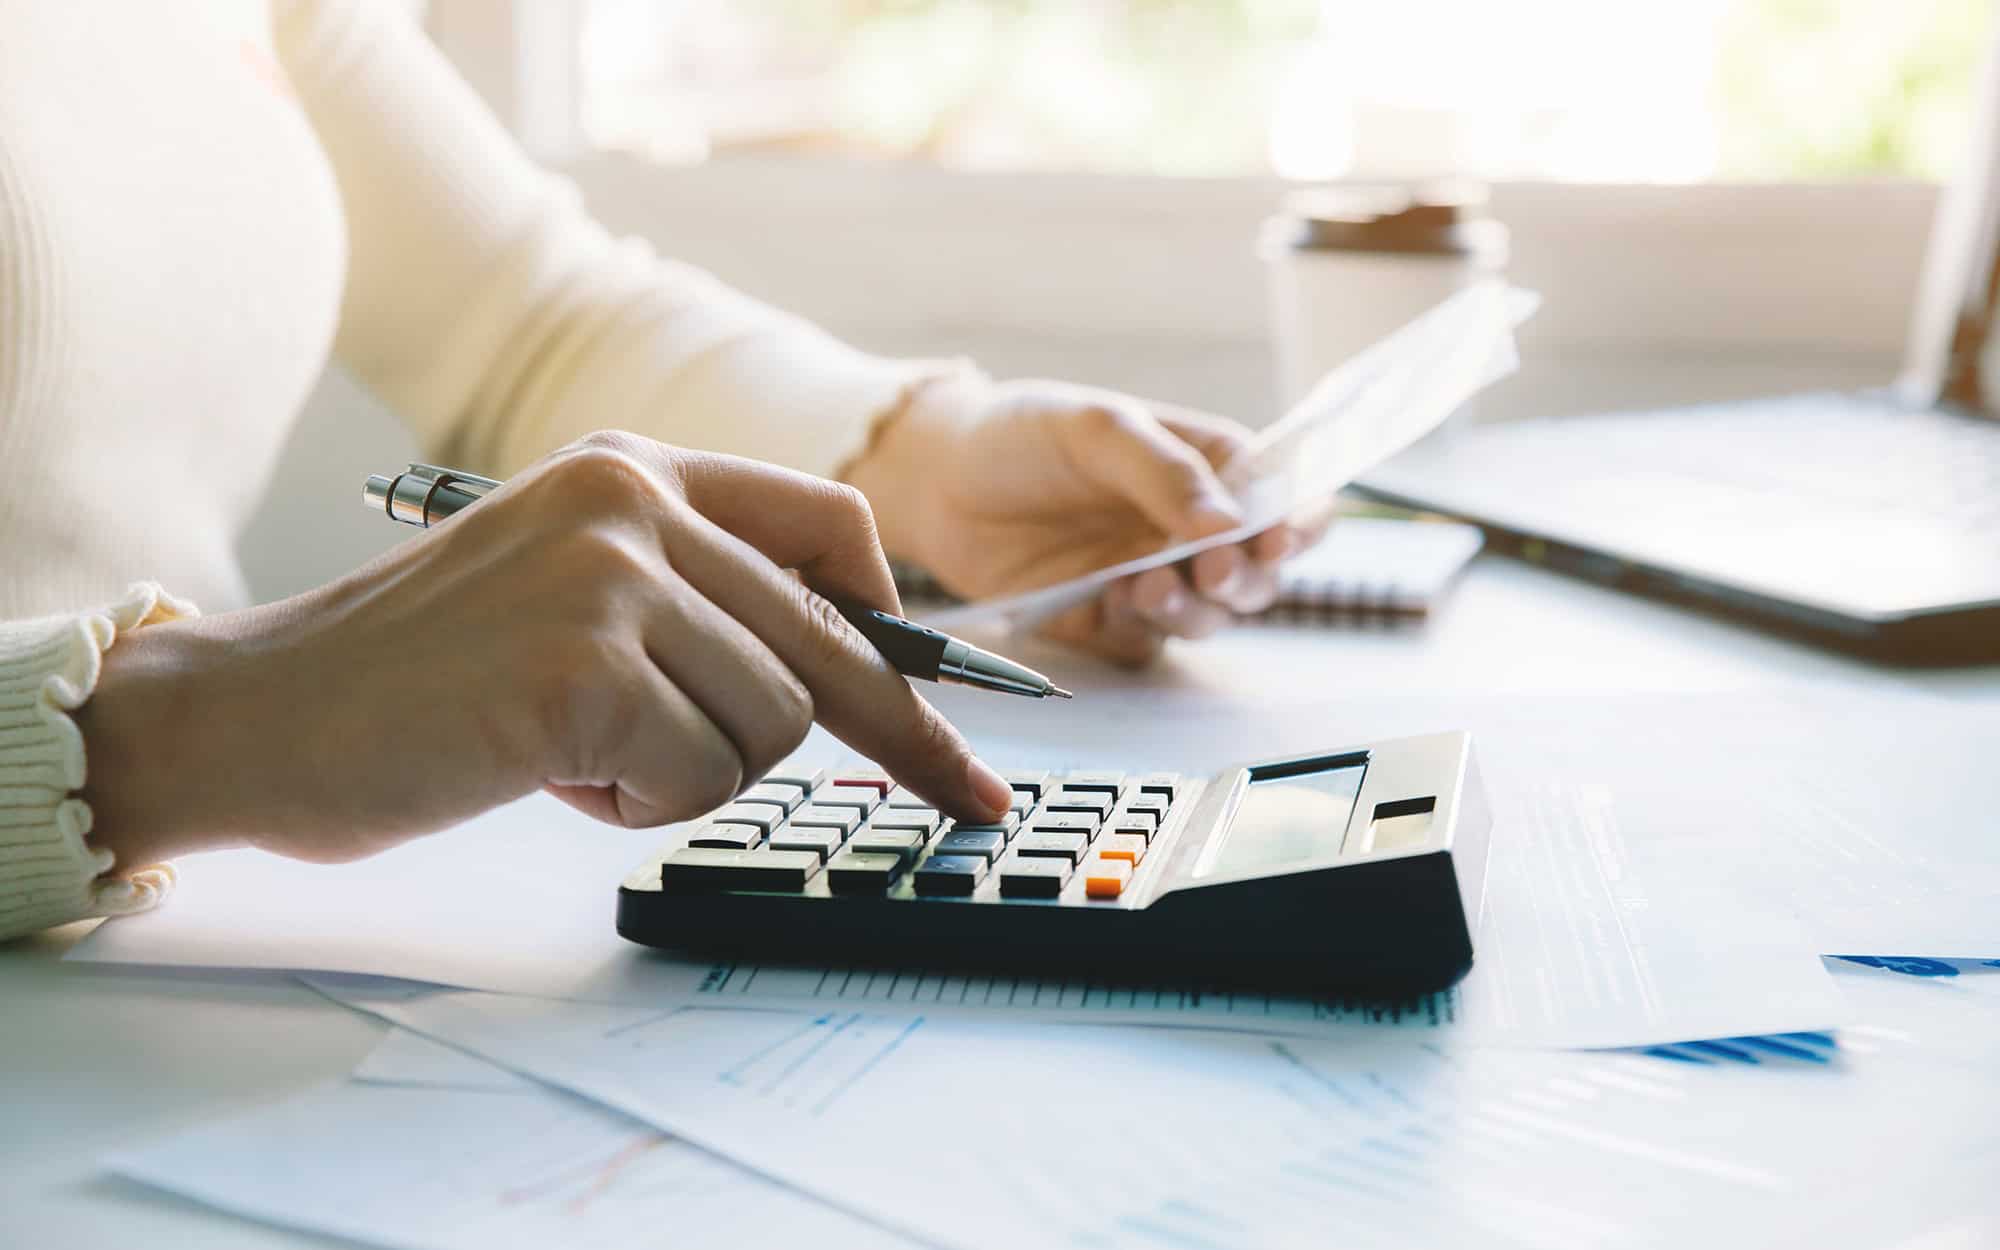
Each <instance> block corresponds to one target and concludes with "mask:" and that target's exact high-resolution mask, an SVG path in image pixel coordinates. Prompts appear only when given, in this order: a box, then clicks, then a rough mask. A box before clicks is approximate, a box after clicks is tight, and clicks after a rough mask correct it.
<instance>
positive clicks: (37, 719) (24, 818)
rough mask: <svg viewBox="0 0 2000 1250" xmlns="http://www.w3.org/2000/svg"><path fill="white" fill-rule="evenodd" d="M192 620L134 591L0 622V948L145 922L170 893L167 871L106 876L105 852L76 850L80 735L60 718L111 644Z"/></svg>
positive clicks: (165, 601)
mask: <svg viewBox="0 0 2000 1250" xmlns="http://www.w3.org/2000/svg"><path fill="white" fill-rule="evenodd" d="M193 612H194V609H193V607H192V606H190V605H188V604H185V603H181V602H179V601H177V600H175V599H173V598H171V597H169V596H168V595H167V594H166V593H165V592H163V591H162V590H161V589H160V588H159V587H158V586H155V585H152V584H151V583H141V584H139V585H136V586H134V587H132V589H131V590H129V591H127V592H126V594H125V597H124V598H123V599H121V600H119V601H118V602H117V603H114V604H111V605H109V606H107V607H104V608H100V609H97V610H96V611H92V612H84V613H80V614H77V615H73V616H49V617H42V618H39V619H37V620H31V621H6V622H0V940H4V939H6V938H10V937H15V936H18V935H20V934H23V933H29V932H32V931H34V930H36V929H44V928H47V927H49V926H50V925H57V924H63V923H66V922H68V921H71V920H81V919H84V918H86V917H89V916H116V915H123V914H125V913H128V912H135V911H144V910H146V909H147V908H149V907H152V906H154V905H155V904H157V903H158V902H159V901H160V900H161V899H162V898H164V897H166V894H167V891H168V890H170V889H172V888H173V882H174V870H173V866H172V865H170V864H153V865H150V866H145V867H141V868H138V869H135V870H131V871H127V872H124V873H122V874H121V875H119V876H116V877H111V876H106V875H105V874H107V873H109V872H110V871H111V869H112V867H113V865H112V856H111V852H109V851H107V850H103V849H101V848H97V847H93V846H91V845H90V844H89V843H88V842H87V841H86V840H85V839H86V837H87V835H88V834H89V833H90V805H89V804H87V803H85V802H84V801H83V800H82V799H81V798H79V797H77V794H76V791H78V790H80V789H82V787H83V781H84V762H85V761H84V750H83V747H84V744H83V735H82V734H81V733H80V732H78V730H77V727H76V722H75V721H74V720H72V719H71V718H70V713H71V712H73V711H75V710H76V709H77V708H79V707H81V706H83V703H84V701H85V700H86V699H88V698H90V695H91V692H92V691H93V690H95V689H96V687H97V674H98V670H99V668H100V667H101V665H102V663H103V657H104V652H105V651H106V650H108V649H109V648H110V647H111V645H112V644H113V643H114V642H116V641H117V639H118V637H119V635H121V634H124V633H126V632H128V631H130V630H133V629H137V628H139V627H140V626H142V625H150V624H152V623H154V622H155V621H165V620H172V619H174V618H175V617H179V616H188V615H192V614H193Z"/></svg>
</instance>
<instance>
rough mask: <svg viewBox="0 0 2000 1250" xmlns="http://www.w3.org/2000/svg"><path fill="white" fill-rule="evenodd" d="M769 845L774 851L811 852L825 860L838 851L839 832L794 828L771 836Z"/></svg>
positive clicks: (779, 831) (834, 830)
mask: <svg viewBox="0 0 2000 1250" xmlns="http://www.w3.org/2000/svg"><path fill="white" fill-rule="evenodd" d="M769 845H770V847H771V849H772V850H774V851H811V852H812V853H813V854H815V855H817V856H819V857H820V858H821V859H825V858H827V857H828V856H829V855H832V854H833V853H834V852H835V851H837V850H839V849H840V830H838V829H814V828H811V827H807V828H803V829H801V828H798V827H796V826H794V827H791V828H787V829H780V830H778V831H777V832H776V833H774V834H772V835H771V841H770V843H769Z"/></svg>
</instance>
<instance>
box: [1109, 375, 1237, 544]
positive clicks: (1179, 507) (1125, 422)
mask: <svg viewBox="0 0 2000 1250" xmlns="http://www.w3.org/2000/svg"><path fill="white" fill-rule="evenodd" d="M1073 429H1074V430H1075V442H1076V445H1077V447H1076V450H1077V455H1076V456H1075V461H1076V464H1077V465H1078V467H1079V468H1080V469H1081V470H1082V472H1083V473H1084V474H1085V476H1087V477H1089V478H1091V479H1092V480H1093V481H1095V482H1097V483H1098V484H1099V485H1101V486H1104V487H1106V488H1107V489H1109V490H1111V491H1113V492H1115V493H1117V494H1118V495H1119V496H1121V497H1122V498H1123V499H1125V500H1126V501H1127V502H1129V503H1130V504H1131V505H1132V506H1133V507H1135V508H1137V509H1138V510H1139V511H1140V513H1141V514H1143V515H1144V516H1145V518H1146V519H1147V520H1148V521H1151V522H1152V523H1153V524H1154V525H1156V526H1158V527H1159V528H1160V529H1161V530H1163V531H1165V532H1166V533H1167V534H1169V535H1170V536H1172V537H1174V538H1177V539H1182V540H1186V539H1191V538H1205V537H1207V536H1208V535H1210V534H1219V533H1222V532H1223V531H1225V530H1229V529H1234V528H1235V527H1236V526H1238V525H1240V524H1242V523H1243V512H1242V509H1241V508H1240V507H1239V506H1238V504H1237V503H1236V500H1235V499H1234V497H1232V496H1231V495H1230V493H1229V490H1228V488H1227V487H1225V486H1224V485H1223V484H1222V480H1221V479H1220V478H1218V477H1217V476H1216V475H1215V469H1214V468H1213V467H1212V466H1211V465H1210V464H1209V462H1208V458H1207V457H1206V456H1204V455H1202V453H1201V452H1200V451H1199V450H1198V449H1196V448H1195V447H1194V446H1193V445H1192V444H1190V443H1188V442H1187V441H1186V440H1185V439H1183V438H1181V437H1180V436H1179V435H1177V434H1175V433H1174V432H1173V431H1172V430H1169V429H1168V428H1167V427H1166V426H1164V425H1162V424H1160V422H1159V420H1158V419H1157V418H1156V417H1154V416H1153V414H1152V413H1150V412H1148V411H1146V410H1145V409H1144V408H1142V407H1140V406H1139V405H1137V404H1121V403H1108V402H1107V403H1099V404H1097V405H1094V406H1092V407H1090V408H1087V409H1085V410H1084V411H1083V413H1082V415H1081V419H1080V420H1078V421H1076V422H1075V423H1074V425H1073Z"/></svg>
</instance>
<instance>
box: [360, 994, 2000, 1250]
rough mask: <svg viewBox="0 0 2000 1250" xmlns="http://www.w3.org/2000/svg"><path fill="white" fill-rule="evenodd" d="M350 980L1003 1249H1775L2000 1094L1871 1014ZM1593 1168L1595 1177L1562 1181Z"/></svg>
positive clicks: (639, 1104) (677, 1127)
mask: <svg viewBox="0 0 2000 1250" xmlns="http://www.w3.org/2000/svg"><path fill="white" fill-rule="evenodd" d="M1892 988H1895V987H1892ZM330 992H334V993H336V995H340V994H341V991H340V990H339V988H338V987H331V989H330ZM344 997H345V998H346V999H347V1000H348V1001H352V1002H353V1003H354V1005H357V1006H360V1007H362V1008H363V1009H366V1010H376V1011H378V1012H379V1013H380V1014H383V1015H385V1016H387V1017H388V1018H390V1019H392V1020H395V1021H397V1022H398V1023H401V1024H404V1025H406V1026H408V1027H412V1028H416V1029H419V1030H421V1031H425V1032H428V1033H430V1034H432V1035H434V1036H436V1037H439V1038H442V1039H445V1040H448V1041H450V1042H452V1043H453V1044H454V1045H458V1046H462V1047H465V1048H468V1049H471V1050H473V1051H476V1052H477V1053H480V1054H482V1055H484V1056H486V1057H488V1058H490V1059H492V1060H494V1061H496V1062H499V1063H503V1064H505V1065H507V1066H510V1067H513V1068H516V1069H518V1070H521V1071H527V1072H532V1073H534V1074H535V1075H536V1076H537V1077H538V1078H539V1079H542V1080H545V1081H549V1082H551V1083H554V1084H557V1085H559V1086H562V1087H564V1088H568V1089H571V1090H574V1091H576V1092H579V1093H582V1094H584V1095H586V1096H588V1097H591V1098H593V1099H596V1100H599V1101H602V1102H605V1103H607V1104H609V1105H612V1106H615V1107H617V1108H619V1109H620V1110H622V1111H625V1112H626V1113H628V1114H631V1115H633V1116H635V1117H638V1118H642V1119H645V1120H648V1121H649V1122H651V1123H654V1124H656V1125H658V1126H659V1127H661V1128H664V1129H667V1130H669V1131H672V1132H675V1133H678V1134H680V1135H682V1136H685V1137H686V1138H687V1139H688V1140H690V1141H693V1142H695V1143H698V1144H700V1145H702V1146H704V1147H706V1148H708V1149H711V1150H714V1151H716V1152H717V1153H719V1154H723V1155H726V1156H728V1157H731V1158H737V1159H742V1160H745V1161H751V1162H754V1163H755V1165H756V1166H757V1167H758V1168H759V1169H760V1170H762V1171H764V1172H766V1173H768V1174H769V1175H772V1176H774V1177H777V1178H779V1179H781V1180H784V1181H786V1182H789V1183H791V1184H794V1185H797V1186H799V1187H800V1188H802V1189H804V1190H806V1191H808V1192H810V1193H812V1194H813V1195H815V1196H816V1197H819V1198H821V1199H823V1200H825V1201H827V1202H831V1203H835V1204H838V1205H842V1206H846V1207H848V1208H849V1209H850V1210H852V1211H854V1212H855V1213H857V1214H860V1215H863V1216H865V1217H868V1218H872V1219H875V1220H878V1221H882V1222H886V1223H891V1224H893V1225H895V1226H896V1227H898V1228H900V1229H902V1230H903V1231H906V1232H908V1233H910V1234H911V1235H914V1236H917V1237H920V1238H923V1239H926V1240H932V1241H936V1242H939V1243H942V1244H949V1245H959V1246H967V1247H978V1248H982V1250H983V1248H984V1247H988V1246H996V1247H997V1246H1015V1245H1022V1244H1050V1243H1055V1242H1059V1241H1061V1242H1067V1241H1075V1240H1078V1239H1081V1240H1082V1241H1083V1242H1085V1243H1087V1244H1092V1245H1103V1246H1114V1247H1118V1246H1131V1247H1140V1246H1157V1245H1160V1244H1182V1245H1196V1246H1200V1245H1216V1246H1223V1245H1228V1246H1236V1245H1258V1246H1264V1245H1290V1244H1298V1245H1323V1244H1326V1243H1327V1239H1328V1238H1338V1239H1339V1240H1340V1241H1341V1244H1346V1245H1359V1246H1370V1245H1403V1244H1410V1243H1411V1242H1412V1241H1413V1240H1415V1241H1418V1242H1420V1243H1422V1244H1461V1243H1470V1244H1502V1245H1506V1244H1530V1245H1536V1246H1568V1245H1575V1246H1591V1247H1599V1246H1653V1245H1663V1244H1685V1239H1686V1238H1688V1237H1690V1236H1694V1235H1697V1233H1698V1231H1699V1229H1700V1228H1701V1227H1705V1226H1709V1225H1708V1224H1707V1223H1706V1221H1710V1220H1712V1219H1714V1218H1716V1217H1718V1216H1721V1217H1725V1218H1727V1219H1728V1220H1729V1221H1731V1223H1732V1226H1733V1227H1737V1228H1740V1229H1743V1230H1746V1231H1747V1233H1749V1234H1751V1240H1752V1241H1753V1242H1754V1241H1755V1235H1756V1234H1758V1233H1759V1232H1760V1230H1761V1231H1764V1232H1769V1233H1770V1234H1771V1236H1772V1237H1773V1238H1778V1239H1782V1235H1783V1234H1784V1233H1785V1232H1790V1233H1797V1232H1798V1231H1799V1230H1800V1229H1801V1228H1802V1227H1805V1226H1808V1225H1810V1226H1813V1227H1819V1226H1820V1224H1821V1223H1822V1222H1823V1223H1824V1226H1825V1227H1826V1228H1828V1229H1834V1228H1846V1227H1847V1226H1848V1224H1850V1223H1852V1221H1853V1219H1854V1218H1855V1217H1854V1216H1853V1215H1852V1213H1850V1212H1847V1211H1846V1210H1845V1209H1844V1207H1843V1206H1842V1199H1841V1195H1844V1194H1847V1193H1850V1192H1851V1193H1852V1194H1854V1195H1856V1196H1857V1197H1858V1196H1859V1195H1861V1194H1863V1193H1865V1192H1866V1187H1867V1186H1868V1185H1879V1184H1882V1183H1887V1182H1888V1180H1889V1179H1890V1176H1891V1174H1892V1173H1894V1172H1895V1170H1896V1168H1897V1167H1898V1166H1899V1161H1897V1160H1895V1159H1893V1158H1892V1159H1885V1158H1884V1157H1883V1155H1882V1152H1881V1151H1880V1150H1879V1149H1877V1148H1876V1146H1875V1144H1874V1143H1873V1142H1872V1141H1859V1140H1856V1139H1855V1137H1854V1135H1853V1134H1852V1133H1851V1132H1848V1131H1846V1129H1845V1128H1844V1127H1843V1126H1847V1125H1851V1124H1852V1123H1854V1122H1855V1120H1854V1117H1856V1116H1862V1117H1865V1118H1866V1122H1868V1123H1870V1124H1871V1125H1874V1126H1876V1128H1877V1129H1878V1130H1879V1131H1881V1132H1883V1133H1886V1134H1890V1135H1894V1134H1898V1133H1910V1134H1915V1133H1920V1132H1935V1128H1936V1125H1937V1124H1938V1123H1940V1122H1941V1121H1943V1120H1949V1119H1950V1118H1951V1117H1953V1116H1957V1115H1962V1114H1963V1113H1964V1108H1965V1107H1966V1106H1967V1105H1969V1104H1968V1102H1967V1099H1968V1098H1973V1099H1977V1100H1981V1102H1980V1105H1991V1104H1992V1103H1993V1102H1994V1094H1995V1092H1996V1091H1995V1088H1994V1084H1995V1083H1994V1081H1993V1079H1992V1078H1991V1077H1989V1076H1987V1075H1985V1074H1983V1073H1978V1074H1976V1078H1975V1079H1976V1083H1975V1084H1973V1085H1971V1086H1968V1084H1967V1083H1966V1082H1967V1077H1968V1073H1969V1072H1971V1071H1972V1070H1970V1069H1966V1070H1950V1071H1934V1070H1932V1069H1930V1068H1928V1067H1925V1066H1922V1065H1914V1064H1907V1063H1906V1062H1905V1061H1904V1060H1902V1059H1901V1058H1900V1057H1899V1056H1900V1054H1901V1053H1902V1052H1903V1051H1905V1050H1907V1048H1906V1047H1902V1044H1901V1043H1899V1042H1897V1041H1895V1039H1894V1038H1893V1037H1892V1036H1891V1035H1890V1034H1864V1035H1862V1039H1863V1042H1862V1044H1861V1045H1860V1046H1859V1048H1858V1049H1856V1050H1855V1051H1853V1052H1852V1053H1848V1052H1845V1051H1837V1048H1834V1047H1828V1048H1827V1050H1828V1053H1825V1054H1811V1053H1810V1051H1811V1049H1812V1047H1811V1045H1810V1044H1807V1043H1804V1042H1801V1044H1799V1045H1796V1046H1793V1047H1792V1048H1791V1049H1793V1050H1796V1051H1798V1052H1800V1054H1799V1055H1796V1056H1794V1055H1787V1054H1785V1053H1783V1049H1784V1048H1774V1049H1773V1050H1771V1051H1770V1052H1768V1053H1767V1054H1766V1055H1765V1056H1764V1059H1763V1061H1762V1062H1760V1063H1757V1064H1746V1063H1716V1064H1706V1063H1700V1062H1684V1061H1676V1060H1675V1059H1669V1058H1659V1057H1653V1056H1649V1055H1642V1054H1633V1053H1625V1052H1605V1053H1586V1054H1576V1053H1569V1054H1562V1053H1551V1052H1544V1051H1530V1050H1515V1049H1506V1048H1451V1047H1447V1046H1443V1045H1440V1044H1438V1043H1437V1042H1435V1041H1432V1040H1426V1039H1425V1038H1424V1037H1423V1036H1422V1035H1420V1034H1411V1033H1407V1032H1400V1031H1392V1032H1388V1033H1382V1034H1377V1035H1371V1036H1366V1037H1363V1036H1349V1037H1345V1038H1340V1039H1327V1038H1306V1037H1295V1036H1273V1035H1254V1034H1247V1033H1241V1032H1230V1031H1217V1030H1190V1029H1130V1028H1100V1027H1072V1028H1057V1029H1051V1028H1047V1027H1035V1026H1033V1025H1024V1024H1021V1023H1019V1022H1010V1021H1007V1020H1005V1019H1002V1018H999V1017H984V1018H975V1017H967V1016H964V1015H942V1016H939V1015H931V1014H927V1013H923V1012H911V1011H907V1010H895V1009H888V1008H882V1009H873V1008H858V1007H849V1008H841V1009H834V1010H828V1009H820V1010H813V1011H799V1010H784V1009H778V1008H773V1007H770V1006H768V1005H765V1006H747V1005H746V1006H736V1007H719V1006H708V1005H695V1006H686V1005H682V1006H677V1007H673V1008H668V1009H659V1010H648V1009H641V1008H629V1007H613V1006H600V1005H588V1004H563V1005H562V1006H561V1009H560V1010H556V1011H552V1010H550V1005H548V1004H535V1003H532V1002H524V1001H523V1000H520V999H518V998H512V997H508V996H501V995H489V994H478V993H438V994H431V995H424V996H418V997H414V998H407V999H404V1000H401V1001H387V1002H378V1003H375V1004H374V1005H372V1006H371V1005H370V1003H369V1001H368V999H367V996H366V994H365V993H362V994H353V993H348V994H346V995H345V996H344ZM1955 997H1956V996H1955ZM669 1059H670V1060H671V1061H670V1062H669V1061H668V1060H669ZM1140 1129H1143V1131H1137V1130H1140ZM1996 1151H2000V1145H1995V1144H1993V1143H1988V1144H1986V1145H1984V1146H1981V1147H1979V1148H1978V1149H1977V1150H1969V1151H1968V1152H1967V1153H1966V1155H1965V1157H1964V1160H1963V1172H1964V1175H1963V1176H1958V1177H1954V1178H1953V1179H1954V1182H1955V1183H1956V1184H1958V1185H1959V1186H1961V1187H1964V1186H1967V1185H1970V1184H1971V1181H1970V1179H1969V1178H1970V1177H1972V1176H1974V1175H1976V1174H1978V1173H1979V1171H1980V1170H1981V1169H1983V1168H1985V1167H1989V1166H1991V1165H1992V1160H1993V1159H1994V1158H1995V1157H1996ZM885 1159H922V1160H923V1161H924V1162H923V1167H922V1169H921V1174H922V1176H923V1177H926V1178H928V1177H938V1176H949V1177H971V1178H977V1179H978V1182H979V1186H978V1188H980V1192H987V1191H989V1190H990V1191H991V1192H994V1193H1000V1194H1004V1195H1005V1196H1006V1198H1007V1201H1006V1202H1004V1203H998V1202H996V1203H993V1204H989V1205H981V1206H980V1207H979V1216H978V1218H977V1219H976V1220H968V1218H967V1206H966V1200H967V1198H966V1195H967V1190H966V1189H965V1188H964V1187H963V1186H960V1185H956V1184H954V1185H946V1186H940V1185H932V1184H923V1183H919V1184H911V1185H901V1184H895V1185H885V1184H884V1183H883V1162H882V1161H883V1160H885ZM1926 1166H1929V1165H1926ZM1580 1175H1589V1176H1591V1177H1592V1178H1593V1181H1592V1184H1590V1185H1588V1186H1580V1187H1576V1188H1575V1189H1574V1190H1573V1191H1572V1190H1571V1189H1570V1188H1567V1187H1565V1186H1563V1185H1562V1184H1561V1183H1560V1182H1559V1181H1557V1182H1553V1183H1552V1181H1551V1178H1561V1177H1565V1176H1580ZM1897 1179H1898V1182H1899V1183H1900V1180H1901V1178H1900V1177H1898V1178H1897ZM1919 1180H1921V1181H1922V1182H1923V1183H1933V1180H1934V1178H1919ZM1829 1195H1831V1196H1829ZM1806 1196H1814V1201H1813V1202H1811V1203H1804V1204H1803V1205H1802V1200H1803V1198H1805V1197H1806ZM1802 1212H1803V1214H1802Z"/></svg>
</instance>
